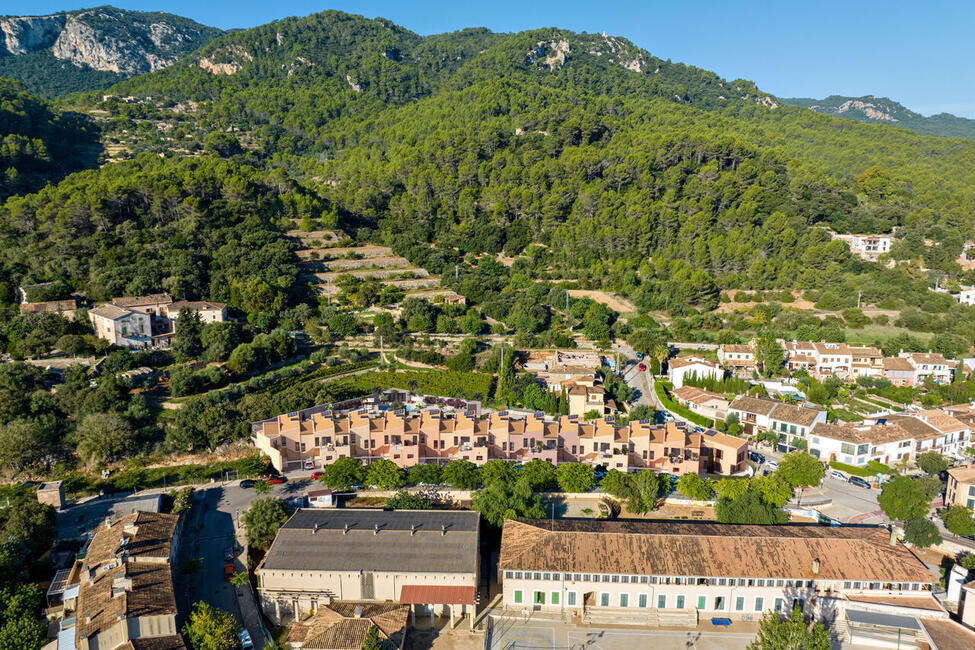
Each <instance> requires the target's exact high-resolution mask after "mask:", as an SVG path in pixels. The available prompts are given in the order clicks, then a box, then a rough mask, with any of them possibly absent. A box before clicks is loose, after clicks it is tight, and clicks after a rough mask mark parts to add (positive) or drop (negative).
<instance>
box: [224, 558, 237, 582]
mask: <svg viewBox="0 0 975 650" xmlns="http://www.w3.org/2000/svg"><path fill="white" fill-rule="evenodd" d="M234 573H235V571H234V564H233V562H227V563H226V564H224V565H223V581H224V582H230V579H231V578H233V577H234Z"/></svg>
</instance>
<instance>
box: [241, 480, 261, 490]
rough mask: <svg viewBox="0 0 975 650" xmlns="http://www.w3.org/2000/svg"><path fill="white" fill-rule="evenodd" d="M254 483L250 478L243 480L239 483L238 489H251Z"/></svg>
mask: <svg viewBox="0 0 975 650" xmlns="http://www.w3.org/2000/svg"><path fill="white" fill-rule="evenodd" d="M255 483H257V481H255V480H254V479H252V478H245V479H244V480H243V481H241V482H240V487H242V488H252V487H254V484H255Z"/></svg>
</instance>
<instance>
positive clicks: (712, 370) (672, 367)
mask: <svg viewBox="0 0 975 650" xmlns="http://www.w3.org/2000/svg"><path fill="white" fill-rule="evenodd" d="M667 366H668V367H667V378H668V379H670V383H671V384H672V385H673V386H674V388H680V387H681V386H683V385H684V378H685V377H687V376H688V375H696V376H697V377H698V378H705V377H707V378H709V379H721V378H723V377H724V369H723V368H722V367H721V366H720V365H719V364H717V363H715V362H714V361H711V360H710V359H703V358H701V357H678V358H676V359H674V360H673V361H670V362H668V364H667Z"/></svg>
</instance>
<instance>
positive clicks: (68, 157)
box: [0, 77, 97, 198]
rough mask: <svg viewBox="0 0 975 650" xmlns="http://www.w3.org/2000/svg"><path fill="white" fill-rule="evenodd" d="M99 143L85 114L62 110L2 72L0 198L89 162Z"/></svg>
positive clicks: (34, 185)
mask: <svg viewBox="0 0 975 650" xmlns="http://www.w3.org/2000/svg"><path fill="white" fill-rule="evenodd" d="M96 142H97V140H96V133H95V129H94V127H92V125H91V124H90V123H89V121H88V120H87V119H86V118H85V117H83V116H81V115H76V114H65V113H59V112H58V111H57V110H55V109H54V108H53V107H52V106H51V105H49V104H48V103H47V102H45V101H44V100H41V99H38V98H37V97H34V96H32V95H31V94H30V93H28V92H27V90H26V89H25V88H24V86H23V85H22V84H20V83H18V82H16V81H12V80H10V79H4V78H2V77H0V198H3V197H5V196H9V195H11V194H15V193H18V192H27V191H31V190H33V189H36V188H37V187H39V186H40V185H42V184H43V183H45V182H47V181H49V180H52V179H57V178H59V177H61V176H63V175H64V174H66V173H68V172H71V171H74V170H76V169H80V168H81V167H83V166H85V165H86V164H89V163H90V162H92V159H93V158H94V157H95V155H96V154H97V148H96V146H95V144H96Z"/></svg>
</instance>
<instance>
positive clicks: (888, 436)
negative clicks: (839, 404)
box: [810, 422, 914, 445]
mask: <svg viewBox="0 0 975 650" xmlns="http://www.w3.org/2000/svg"><path fill="white" fill-rule="evenodd" d="M810 435H813V436H822V437H823V438H830V439H832V440H841V441H843V442H852V443H853V444H856V445H859V444H863V443H869V444H872V445H882V444H884V443H888V442H897V441H898V440H913V439H914V434H912V433H911V432H910V431H908V430H907V429H905V428H903V427H901V426H900V425H898V424H897V423H894V422H888V423H887V424H869V425H855V426H854V425H850V424H842V425H841V424H826V423H824V422H817V423H816V425H815V426H814V427H813V428H812V431H811V432H810Z"/></svg>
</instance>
